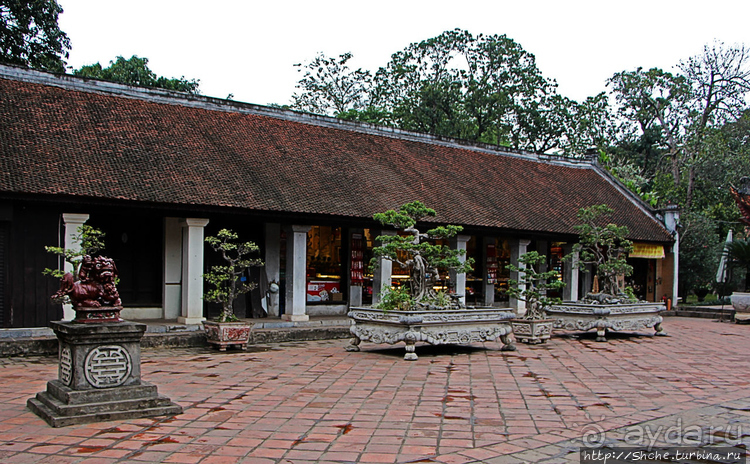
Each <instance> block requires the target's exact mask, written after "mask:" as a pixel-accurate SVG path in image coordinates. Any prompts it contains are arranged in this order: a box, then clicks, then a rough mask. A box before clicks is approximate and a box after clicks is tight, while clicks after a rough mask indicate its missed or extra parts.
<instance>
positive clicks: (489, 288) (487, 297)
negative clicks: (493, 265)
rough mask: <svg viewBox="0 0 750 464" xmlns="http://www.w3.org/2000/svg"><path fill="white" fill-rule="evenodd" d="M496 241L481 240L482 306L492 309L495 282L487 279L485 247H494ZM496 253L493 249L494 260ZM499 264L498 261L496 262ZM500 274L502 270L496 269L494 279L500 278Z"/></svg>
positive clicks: (485, 238)
mask: <svg viewBox="0 0 750 464" xmlns="http://www.w3.org/2000/svg"><path fill="white" fill-rule="evenodd" d="M496 241H497V240H495V237H484V239H483V240H482V259H483V260H484V263H482V267H484V268H485V270H484V278H483V279H482V282H483V284H484V292H483V293H484V302H483V305H484V306H487V307H492V306H494V305H495V282H490V281H489V277H488V275H487V274H488V269H487V247H488V246H489V245H495V243H496ZM497 253H498V250H497V248H495V259H496V260H497V259H498V258H497ZM497 262H499V260H498V261H497ZM501 272H502V269H500V268H499V267H498V269H497V276H496V278H499V277H500V273H501Z"/></svg>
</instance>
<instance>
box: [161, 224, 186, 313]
mask: <svg viewBox="0 0 750 464" xmlns="http://www.w3.org/2000/svg"><path fill="white" fill-rule="evenodd" d="M163 278H164V280H163V284H164V286H163V288H162V301H163V302H164V303H163V304H164V309H163V311H164V319H177V318H179V317H180V314H181V301H182V226H181V225H180V219H179V218H174V217H168V218H164V275H163Z"/></svg>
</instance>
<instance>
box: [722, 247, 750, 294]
mask: <svg viewBox="0 0 750 464" xmlns="http://www.w3.org/2000/svg"><path fill="white" fill-rule="evenodd" d="M726 256H727V258H728V260H729V265H730V266H732V267H733V268H737V269H739V270H741V271H742V272H744V273H745V291H746V292H747V291H750V239H744V240H734V241H733V242H730V243H727V244H726Z"/></svg>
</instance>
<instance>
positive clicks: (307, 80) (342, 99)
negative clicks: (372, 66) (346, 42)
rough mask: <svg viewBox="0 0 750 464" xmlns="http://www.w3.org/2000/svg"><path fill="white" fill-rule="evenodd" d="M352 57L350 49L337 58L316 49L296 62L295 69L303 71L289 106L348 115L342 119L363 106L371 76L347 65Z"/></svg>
mask: <svg viewBox="0 0 750 464" xmlns="http://www.w3.org/2000/svg"><path fill="white" fill-rule="evenodd" d="M352 57H353V55H352V54H351V53H344V54H342V55H340V56H339V57H338V58H329V57H327V56H325V55H324V54H322V53H319V54H318V55H317V56H315V58H313V59H312V60H311V61H310V62H309V63H306V64H304V65H303V64H301V63H300V64H296V65H295V67H297V68H299V69H298V71H299V72H303V71H304V76H303V77H302V79H300V81H299V82H298V83H297V88H298V89H301V90H302V92H301V93H295V94H294V95H293V96H292V104H291V105H290V107H291V108H292V109H295V110H301V111H307V112H310V113H316V114H326V115H329V116H340V115H349V117H348V118H345V119H350V118H352V116H354V115H355V114H357V112H359V111H361V110H363V109H365V108H367V106H368V92H369V91H370V88H371V86H372V76H371V75H370V72H369V71H363V70H362V69H357V70H351V69H349V65H347V62H348V61H349V60H350V59H352Z"/></svg>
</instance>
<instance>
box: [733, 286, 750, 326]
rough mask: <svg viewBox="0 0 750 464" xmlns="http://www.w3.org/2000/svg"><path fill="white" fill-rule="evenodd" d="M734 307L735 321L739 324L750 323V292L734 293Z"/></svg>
mask: <svg viewBox="0 0 750 464" xmlns="http://www.w3.org/2000/svg"><path fill="white" fill-rule="evenodd" d="M731 299H732V308H734V321H735V322H737V323H738V324H747V323H750V293H748V292H734V293H732V297H731Z"/></svg>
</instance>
